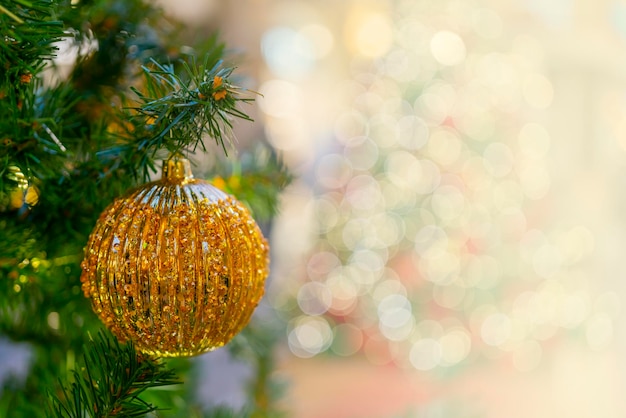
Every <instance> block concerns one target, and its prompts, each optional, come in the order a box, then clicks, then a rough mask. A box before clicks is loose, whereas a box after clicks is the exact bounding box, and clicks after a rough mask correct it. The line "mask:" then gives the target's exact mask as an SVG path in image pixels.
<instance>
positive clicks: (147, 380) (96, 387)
mask: <svg viewBox="0 0 626 418" xmlns="http://www.w3.org/2000/svg"><path fill="white" fill-rule="evenodd" d="M73 378H74V381H73V382H72V383H71V384H70V385H69V387H67V386H63V388H62V390H61V394H60V396H56V395H51V404H50V406H49V410H48V417H55V418H84V417H90V418H100V417H102V418H104V417H115V416H119V417H143V416H145V414H147V413H149V412H153V411H156V410H158V409H159V408H158V407H156V406H154V405H151V404H149V403H147V402H146V401H144V400H142V398H141V394H142V393H143V392H145V391H146V390H148V389H150V388H156V387H161V386H169V385H174V384H178V383H179V382H178V381H177V379H176V376H175V375H174V372H173V371H172V370H169V369H167V368H166V367H164V365H163V364H162V363H160V362H158V361H156V360H152V359H149V358H146V357H144V356H142V355H141V354H138V353H136V352H135V349H134V347H133V345H132V343H128V344H124V345H122V344H120V343H119V342H118V341H117V340H115V339H113V337H111V336H109V335H108V334H104V333H103V332H100V333H99V334H98V336H97V338H96V339H95V341H91V343H90V344H89V345H88V346H87V347H86V349H85V355H84V358H83V362H82V365H81V366H80V368H78V369H76V370H75V371H74V372H73Z"/></svg>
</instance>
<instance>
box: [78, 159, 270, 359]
mask: <svg viewBox="0 0 626 418" xmlns="http://www.w3.org/2000/svg"><path fill="white" fill-rule="evenodd" d="M268 253H269V247H268V244H267V241H266V240H265V238H263V235H262V233H261V230H260V229H259V227H258V225H257V224H256V223H255V221H254V219H252V216H251V215H250V213H249V211H248V210H247V209H246V207H244V206H243V205H242V204H241V203H240V202H238V201H237V200H235V199H234V198H233V197H231V196H229V195H227V194H225V193H224V192H222V191H221V190H219V189H217V188H215V187H213V186H212V185H211V184H209V183H208V182H205V181H202V180H198V179H194V178H193V175H192V174H191V168H190V164H189V161H187V160H186V159H184V158H182V157H180V156H174V157H171V158H170V159H169V160H167V161H165V163H164V165H163V176H162V179H161V180H159V181H155V182H151V183H148V184H146V185H144V186H142V187H140V188H139V189H136V190H134V191H132V192H131V193H130V194H128V195H126V196H124V197H121V198H119V199H117V200H116V201H114V202H113V203H112V204H111V205H110V206H109V207H108V208H106V209H105V210H104V212H103V213H102V214H101V215H100V218H99V220H98V222H97V224H96V226H95V228H94V230H93V232H92V233H91V235H90V237H89V241H88V243H87V247H86V248H85V259H84V260H83V263H82V268H83V273H82V276H81V282H82V287H83V291H84V293H85V296H86V297H88V298H90V299H91V302H92V306H93V309H94V310H95V312H96V314H97V315H98V316H99V317H100V319H101V320H102V321H103V322H104V323H105V324H106V326H107V327H108V328H109V329H110V330H111V331H112V332H113V334H115V335H116V336H117V337H118V338H119V339H120V340H122V341H126V340H132V341H133V342H134V344H135V347H136V348H137V349H138V350H139V351H141V352H143V353H146V354H150V355H156V356H160V357H179V356H193V355H196V354H201V353H204V352H207V351H210V350H213V349H215V348H218V347H221V346H223V345H224V344H226V343H227V342H228V341H230V340H231V339H232V338H233V337H234V336H235V335H236V334H237V333H238V332H240V331H241V330H242V329H243V328H244V327H245V326H246V324H247V323H248V322H249V320H250V317H251V315H252V312H253V311H254V309H255V307H256V306H257V304H258V303H259V301H260V299H261V297H262V296H263V292H264V283H265V279H266V277H267V275H268V273H269V258H268Z"/></svg>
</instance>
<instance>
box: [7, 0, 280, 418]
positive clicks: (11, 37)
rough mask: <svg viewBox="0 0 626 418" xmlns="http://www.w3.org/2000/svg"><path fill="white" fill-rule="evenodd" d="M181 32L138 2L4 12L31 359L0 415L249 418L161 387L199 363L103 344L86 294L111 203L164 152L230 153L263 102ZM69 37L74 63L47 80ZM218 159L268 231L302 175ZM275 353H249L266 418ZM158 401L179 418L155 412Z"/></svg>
mask: <svg viewBox="0 0 626 418" xmlns="http://www.w3.org/2000/svg"><path fill="white" fill-rule="evenodd" d="M72 3H74V4H72ZM176 28H177V25H176V24H175V22H171V21H169V20H167V19H165V18H164V16H163V15H162V14H161V13H160V12H159V11H158V10H157V9H155V8H154V7H153V6H152V5H151V4H150V2H144V1H142V0H112V1H111V0H81V1H78V2H71V1H70V0H59V1H52V0H0V33H2V34H3V37H4V38H3V42H0V334H1V335H3V336H7V337H9V338H10V339H11V340H14V341H17V342H23V343H26V344H27V345H28V347H30V350H31V351H32V354H33V355H32V363H31V366H30V367H31V371H30V373H29V374H28V376H27V377H26V379H25V381H24V382H17V381H10V382H9V383H7V384H6V387H5V388H0V389H4V391H2V393H1V394H0V416H3V415H2V413H3V412H6V411H10V414H11V415H9V416H12V417H13V416H15V417H18V418H19V417H39V416H44V415H45V414H44V411H43V410H42V407H43V406H44V405H46V404H47V402H48V395H47V394H48V393H50V394H51V396H52V397H53V398H54V399H55V401H54V402H53V403H52V404H51V406H50V408H49V410H48V412H47V413H48V416H58V417H87V416H89V417H101V416H102V417H103V416H115V414H117V415H118V416H145V415H146V414H147V413H148V416H151V417H157V416H159V417H160V416H180V417H192V416H198V417H200V416H203V417H204V416H216V417H220V416H224V417H226V416H247V415H245V413H244V412H241V413H238V414H234V413H232V412H229V411H225V410H221V409H218V410H216V411H209V412H206V411H202V410H201V409H199V408H198V407H197V405H195V404H194V402H193V400H192V399H190V398H189V397H188V396H187V395H188V393H187V392H188V388H186V387H185V386H182V385H178V386H163V385H170V384H171V383H173V382H174V377H173V372H172V370H174V369H175V370H177V371H178V372H179V374H180V375H181V377H183V376H184V377H189V374H191V373H187V372H186V371H185V367H188V364H187V365H186V366H185V365H184V364H182V365H181V364H175V363H172V362H168V363H166V364H162V363H158V362H156V361H154V360H151V359H146V358H142V357H141V356H139V355H137V354H136V353H135V352H134V349H133V348H132V345H120V344H118V343H117V342H115V341H113V340H111V338H110V337H109V336H108V334H101V333H100V332H101V331H100V330H101V329H102V327H103V326H102V324H101V323H100V321H99V320H98V319H97V318H96V316H95V314H94V313H93V312H92V310H91V307H90V306H89V303H88V300H87V299H85V298H84V296H83V294H82V291H81V283H80V273H81V269H80V262H81V260H82V252H83V247H84V245H85V243H86V241H87V237H88V235H89V233H90V232H91V230H92V228H93V226H94V224H95V222H96V220H97V218H98V215H99V214H100V213H101V211H102V210H103V209H104V207H105V206H107V205H108V204H110V203H111V201H112V200H113V199H114V198H116V197H118V196H119V195H121V194H122V193H124V192H125V191H126V190H128V189H129V188H131V187H133V186H136V185H137V184H138V183H140V182H142V181H145V180H147V179H148V178H149V177H150V175H151V173H153V172H154V171H155V168H156V165H157V160H158V159H159V158H162V157H164V156H165V154H166V153H168V152H172V151H188V152H193V151H202V152H206V151H209V149H210V148H209V147H208V146H207V144H208V143H210V145H213V142H214V143H215V144H217V146H218V147H220V148H222V149H223V151H227V150H229V149H230V148H231V147H230V141H231V140H232V135H233V134H232V129H233V121H234V120H235V119H242V120H250V118H249V117H248V116H247V114H246V113H245V112H244V111H243V110H242V109H240V106H241V105H243V104H245V103H247V102H250V101H251V100H252V97H248V96H247V95H246V94H245V93H244V92H243V90H242V89H241V88H239V87H237V83H236V82H235V75H234V72H233V68H234V67H232V66H229V65H227V64H226V63H225V62H224V56H225V47H224V45H223V44H221V43H220V42H219V41H218V40H217V38H215V37H213V38H211V39H209V40H208V41H206V42H205V43H204V44H203V45H202V46H201V47H198V48H191V47H188V46H186V45H184V44H183V43H181V42H180V41H179V40H178V36H177V34H178V33H177V29H176ZM61 39H63V40H64V42H67V44H68V45H70V47H71V48H73V49H74V52H76V53H77V54H78V58H77V60H76V63H75V64H74V65H73V66H72V68H71V69H70V71H69V73H68V74H67V75H66V76H59V77H60V78H57V79H55V81H50V78H48V79H46V80H47V81H46V80H45V79H44V71H45V72H46V74H47V76H50V75H51V74H52V75H53V74H55V68H54V67H55V65H54V62H53V61H52V59H53V58H54V56H55V54H56V52H57V48H58V41H59V40H61ZM89 45H92V47H89ZM93 45H97V48H94V47H93ZM183 51H184V53H183ZM189 51H194V53H189ZM196 56H202V57H203V58H202V59H200V60H198V59H196V58H195V57H196ZM53 79H54V78H53ZM251 95H253V94H252V93H251ZM220 153H221V152H220ZM215 158H216V160H217V161H218V164H216V165H215V171H216V172H219V178H222V179H227V180H223V182H224V183H225V185H226V188H227V189H228V190H229V191H230V192H231V193H233V194H235V195H236V196H237V197H238V198H240V199H241V200H243V201H246V202H247V203H248V204H249V205H250V206H251V207H252V208H253V210H254V212H255V214H256V215H257V216H259V217H261V218H262V219H263V220H266V221H269V220H270V219H271V217H272V215H273V214H274V213H275V211H276V208H277V201H278V193H279V191H280V189H281V188H282V187H284V185H286V184H287V183H288V181H289V179H290V176H289V174H287V172H286V170H285V169H284V167H283V166H282V164H281V163H280V160H279V159H278V158H277V156H276V155H275V154H273V153H272V150H271V149H269V148H268V147H259V148H253V149H252V150H249V151H245V152H243V153H242V154H241V162H239V163H235V164H232V163H231V162H229V160H226V159H224V158H221V157H215ZM216 172H213V173H207V176H213V177H215V178H217V175H216ZM87 335H98V337H97V338H96V339H95V341H91V340H89V341H85V338H86V336H87ZM105 335H106V336H105ZM257 337H258V335H257ZM246 338H249V339H250V340H251V341H252V340H253V339H254V338H256V337H253V336H252V335H250V336H248V337H246ZM264 341H265V342H264V343H263V346H265V347H267V349H266V350H265V351H263V352H261V351H259V353H258V354H254V353H251V357H250V359H251V361H252V362H253V363H254V364H255V366H256V367H257V370H258V371H259V376H258V378H257V379H256V382H257V383H255V384H254V385H253V386H254V387H253V388H251V398H252V399H253V401H252V402H251V405H257V406H255V407H251V409H253V410H254V409H256V410H262V411H264V412H263V414H264V415H262V416H270V412H269V411H270V410H271V407H270V405H269V403H268V402H266V401H263V402H265V403H264V404H263V405H264V406H263V407H262V408H261V407H259V406H258V405H260V403H259V402H258V400H259V399H262V398H263V397H262V396H261V395H259V393H261V392H262V391H263V390H266V389H267V388H268V385H267V384H266V383H267V381H268V379H269V370H270V366H269V365H270V364H271V363H270V360H271V348H270V347H271V342H270V341H268V340H264ZM77 359H83V360H81V361H80V362H78V363H77ZM59 379H60V380H59ZM68 382H69V383H68ZM259 388H261V389H259ZM166 389H167V390H166ZM267 399H269V398H267ZM267 399H266V400H267ZM161 403H163V404H164V405H167V406H169V407H171V408H172V410H175V411H173V412H172V413H173V414H175V415H172V414H170V415H168V413H167V412H166V411H157V410H155V408H156V406H153V405H160V404H161ZM149 411H152V412H149ZM254 412H256V411H254ZM114 413H115V414H114ZM252 413H253V412H252V411H251V414H252ZM207 414H208V415H207ZM220 414H221V415H220ZM229 414H230V415H229ZM257 415H258V414H257Z"/></svg>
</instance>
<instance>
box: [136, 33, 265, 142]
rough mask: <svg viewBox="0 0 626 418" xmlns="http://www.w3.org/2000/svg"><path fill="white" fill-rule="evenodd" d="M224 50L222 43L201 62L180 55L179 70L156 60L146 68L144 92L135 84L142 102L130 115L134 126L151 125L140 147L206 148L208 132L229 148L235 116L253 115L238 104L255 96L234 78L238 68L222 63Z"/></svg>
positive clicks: (191, 56)
mask: <svg viewBox="0 0 626 418" xmlns="http://www.w3.org/2000/svg"><path fill="white" fill-rule="evenodd" d="M222 49H223V46H221V45H220V46H218V47H217V48H216V50H214V51H211V52H209V53H208V54H206V55H205V57H204V60H203V61H202V63H198V62H197V60H196V57H195V56H193V55H189V56H187V57H186V58H185V59H181V61H180V65H181V67H182V70H181V71H180V72H177V71H175V68H174V66H173V65H164V64H160V63H158V62H157V61H155V60H152V64H151V66H144V67H142V68H143V71H144V75H145V77H144V78H145V87H144V88H145V92H142V91H141V90H139V89H137V88H133V91H134V92H135V93H136V94H137V96H138V100H139V103H140V105H139V106H137V107H134V108H132V109H131V110H132V111H134V112H135V113H134V114H131V115H130V120H131V122H132V123H133V127H134V129H137V128H139V129H141V127H147V131H148V132H150V133H151V135H148V136H147V138H146V139H145V140H144V141H143V142H142V143H141V144H140V147H139V148H140V149H141V148H147V149H155V150H156V149H160V148H163V147H165V148H167V149H168V150H169V151H170V152H180V151H182V150H191V151H195V150H196V148H197V147H198V146H200V147H201V149H202V150H203V151H206V146H205V144H204V142H203V139H204V136H205V134H208V135H209V136H210V137H211V138H212V139H214V140H215V143H216V144H217V145H219V146H220V147H221V148H222V149H223V151H224V153H225V154H227V153H228V150H227V145H228V146H232V140H233V131H232V128H233V124H232V121H233V119H235V118H239V119H243V120H248V121H249V120H251V118H250V117H249V116H248V115H247V114H245V113H244V112H242V111H241V110H239V109H238V108H237V106H238V104H239V103H240V102H242V103H247V102H251V101H252V100H253V99H252V98H249V97H242V96H241V92H242V89H241V88H240V87H238V86H236V85H234V84H233V83H232V82H231V76H232V73H233V71H234V68H232V67H223V62H222V60H221V59H220V57H221V55H222Z"/></svg>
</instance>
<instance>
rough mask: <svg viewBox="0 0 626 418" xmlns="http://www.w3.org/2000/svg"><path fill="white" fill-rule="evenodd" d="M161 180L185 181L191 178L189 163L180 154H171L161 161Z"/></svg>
mask: <svg viewBox="0 0 626 418" xmlns="http://www.w3.org/2000/svg"><path fill="white" fill-rule="evenodd" d="M161 180H163V181H167V182H181V181H182V182H185V181H189V180H193V173H192V172H191V163H190V162H189V160H188V159H186V158H185V157H183V156H182V155H181V154H178V153H176V154H172V155H170V157H169V158H168V159H167V160H165V161H163V174H162V175H161Z"/></svg>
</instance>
